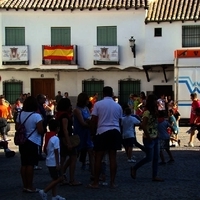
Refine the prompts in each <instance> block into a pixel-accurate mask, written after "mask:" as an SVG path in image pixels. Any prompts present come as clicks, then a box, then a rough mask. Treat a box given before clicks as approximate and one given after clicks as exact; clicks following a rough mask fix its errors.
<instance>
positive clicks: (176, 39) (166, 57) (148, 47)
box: [144, 21, 200, 65]
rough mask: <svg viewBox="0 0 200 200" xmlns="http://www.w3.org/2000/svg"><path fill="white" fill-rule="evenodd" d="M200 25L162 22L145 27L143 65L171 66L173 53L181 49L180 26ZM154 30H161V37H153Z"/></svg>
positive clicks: (198, 23)
mask: <svg viewBox="0 0 200 200" xmlns="http://www.w3.org/2000/svg"><path fill="white" fill-rule="evenodd" d="M186 25H200V22H198V21H197V22H196V23H195V22H192V21H191V22H184V23H182V22H172V23H169V22H162V23H160V24H158V23H149V24H147V25H146V26H145V59H144V65H149V64H173V63H174V51H175V50H176V49H180V48H182V26H186ZM154 28H162V37H154Z"/></svg>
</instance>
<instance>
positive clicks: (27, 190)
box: [24, 188, 40, 193]
mask: <svg viewBox="0 0 200 200" xmlns="http://www.w3.org/2000/svg"><path fill="white" fill-rule="evenodd" d="M24 189H25V188H24ZM39 191H40V189H37V188H35V189H33V190H31V189H27V188H26V189H25V190H24V192H27V193H38V192H39Z"/></svg>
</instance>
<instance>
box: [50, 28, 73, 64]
mask: <svg viewBox="0 0 200 200" xmlns="http://www.w3.org/2000/svg"><path fill="white" fill-rule="evenodd" d="M51 45H52V46H53V45H65V46H68V45H71V28H70V27H52V28H51ZM70 63H71V61H67V60H51V64H70Z"/></svg>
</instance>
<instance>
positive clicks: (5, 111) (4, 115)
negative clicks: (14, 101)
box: [0, 95, 12, 140]
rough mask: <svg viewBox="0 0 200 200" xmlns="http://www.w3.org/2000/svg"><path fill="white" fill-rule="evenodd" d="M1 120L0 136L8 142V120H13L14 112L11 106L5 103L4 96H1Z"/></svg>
mask: <svg viewBox="0 0 200 200" xmlns="http://www.w3.org/2000/svg"><path fill="white" fill-rule="evenodd" d="M0 119H1V120H0V122H1V123H0V134H1V136H2V139H3V140H6V135H7V132H8V131H9V126H8V123H7V120H8V119H12V110H11V107H10V104H9V103H7V101H5V97H4V95H1V96H0ZM4 122H5V123H4Z"/></svg>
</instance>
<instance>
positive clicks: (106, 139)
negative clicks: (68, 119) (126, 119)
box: [88, 86, 122, 188]
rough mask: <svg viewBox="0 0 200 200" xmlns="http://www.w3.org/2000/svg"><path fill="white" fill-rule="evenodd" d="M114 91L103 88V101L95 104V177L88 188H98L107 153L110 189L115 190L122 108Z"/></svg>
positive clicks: (93, 127)
mask: <svg viewBox="0 0 200 200" xmlns="http://www.w3.org/2000/svg"><path fill="white" fill-rule="evenodd" d="M112 96H113V89H112V88H111V87H109V86H106V87H104V88H103V97H104V98H103V100H101V101H98V102H96V103H95V105H94V108H93V111H92V119H91V126H92V132H93V134H95V136H94V151H95V164H94V169H95V177H94V182H93V183H92V184H90V185H89V186H88V187H90V188H98V186H99V176H100V172H101V164H102V159H103V156H104V154H105V153H106V152H108V155H109V161H110V187H111V188H115V187H116V185H115V176H116V171H117V162H116V154H117V150H120V149H121V135H120V119H121V118H122V108H121V106H120V105H119V104H117V103H116V102H115V101H114V100H113V98H112Z"/></svg>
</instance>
